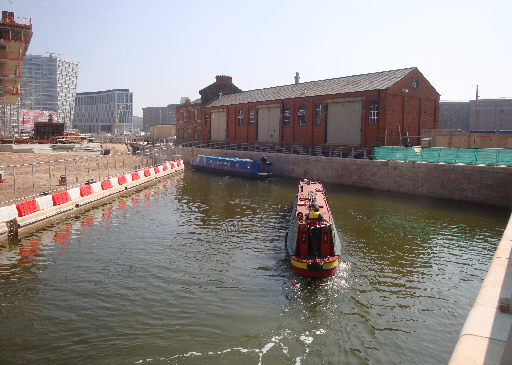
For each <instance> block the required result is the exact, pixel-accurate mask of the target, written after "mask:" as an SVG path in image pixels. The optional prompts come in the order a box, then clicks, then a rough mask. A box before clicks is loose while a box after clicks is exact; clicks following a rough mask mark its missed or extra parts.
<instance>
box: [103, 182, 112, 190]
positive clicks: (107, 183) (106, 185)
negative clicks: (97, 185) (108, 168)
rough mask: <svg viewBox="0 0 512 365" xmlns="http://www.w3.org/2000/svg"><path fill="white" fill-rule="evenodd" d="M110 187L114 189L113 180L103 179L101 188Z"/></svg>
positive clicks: (106, 188)
mask: <svg viewBox="0 0 512 365" xmlns="http://www.w3.org/2000/svg"><path fill="white" fill-rule="evenodd" d="M108 189H112V181H110V180H103V181H102V182H101V190H108Z"/></svg>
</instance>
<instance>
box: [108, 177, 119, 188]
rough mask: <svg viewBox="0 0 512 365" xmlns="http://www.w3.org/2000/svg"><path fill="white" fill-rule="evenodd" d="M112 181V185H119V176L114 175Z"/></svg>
mask: <svg viewBox="0 0 512 365" xmlns="http://www.w3.org/2000/svg"><path fill="white" fill-rule="evenodd" d="M109 180H110V182H111V183H112V187H113V188H115V187H116V186H119V183H118V182H117V177H113V178H110V179H109Z"/></svg>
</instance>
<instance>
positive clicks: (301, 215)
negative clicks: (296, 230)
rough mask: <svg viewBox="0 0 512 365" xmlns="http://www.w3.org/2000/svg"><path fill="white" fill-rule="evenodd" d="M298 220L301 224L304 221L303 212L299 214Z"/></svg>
mask: <svg viewBox="0 0 512 365" xmlns="http://www.w3.org/2000/svg"><path fill="white" fill-rule="evenodd" d="M297 220H298V221H299V222H301V223H302V221H303V220H304V214H302V212H298V213H297Z"/></svg>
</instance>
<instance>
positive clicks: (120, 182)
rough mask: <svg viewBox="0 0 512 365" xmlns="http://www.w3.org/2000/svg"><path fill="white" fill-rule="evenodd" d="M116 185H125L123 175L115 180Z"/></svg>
mask: <svg viewBox="0 0 512 365" xmlns="http://www.w3.org/2000/svg"><path fill="white" fill-rule="evenodd" d="M117 184H118V185H123V184H126V176H124V175H123V176H119V177H118V178H117Z"/></svg>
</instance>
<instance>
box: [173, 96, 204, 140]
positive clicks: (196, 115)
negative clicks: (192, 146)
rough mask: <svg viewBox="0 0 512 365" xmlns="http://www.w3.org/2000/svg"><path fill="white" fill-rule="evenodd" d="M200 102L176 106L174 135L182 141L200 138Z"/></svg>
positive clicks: (188, 102)
mask: <svg viewBox="0 0 512 365" xmlns="http://www.w3.org/2000/svg"><path fill="white" fill-rule="evenodd" d="M201 113H202V106H201V103H191V102H190V100H187V101H186V102H185V103H184V104H181V105H178V106H176V137H177V138H178V139H179V140H184V141H196V140H201V139H203V138H202V130H201V128H202V127H201Z"/></svg>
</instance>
